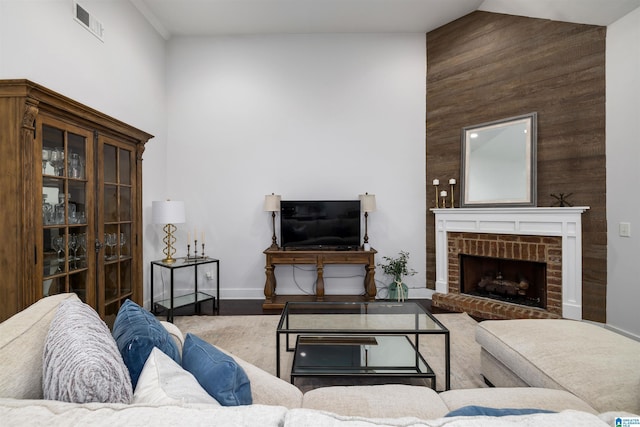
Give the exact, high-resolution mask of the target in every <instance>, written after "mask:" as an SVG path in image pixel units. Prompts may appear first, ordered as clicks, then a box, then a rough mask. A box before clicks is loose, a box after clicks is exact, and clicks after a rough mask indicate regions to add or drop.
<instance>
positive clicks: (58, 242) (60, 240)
mask: <svg viewBox="0 0 640 427" xmlns="http://www.w3.org/2000/svg"><path fill="white" fill-rule="evenodd" d="M51 247H53V249H54V250H55V251H56V253H57V256H58V263H61V262H62V261H64V236H55V237H53V238H52V239H51Z"/></svg>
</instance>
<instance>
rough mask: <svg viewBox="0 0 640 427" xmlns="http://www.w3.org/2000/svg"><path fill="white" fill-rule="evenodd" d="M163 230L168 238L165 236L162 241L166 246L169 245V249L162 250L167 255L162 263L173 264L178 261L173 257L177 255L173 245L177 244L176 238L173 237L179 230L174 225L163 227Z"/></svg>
mask: <svg viewBox="0 0 640 427" xmlns="http://www.w3.org/2000/svg"><path fill="white" fill-rule="evenodd" d="M163 230H164V232H165V233H166V236H164V238H163V239H162V241H163V242H164V244H165V245H167V247H165V248H164V249H163V250H162V252H163V253H164V255H165V258H164V259H163V260H162V262H163V263H165V264H173V263H175V262H176V259H175V258H174V257H173V255H174V254H175V253H176V249H175V248H174V247H173V244H174V243H175V242H176V238H175V237H174V236H173V233H174V232H175V231H176V230H177V228H176V226H175V225H173V224H167V225H165V226H164V227H163Z"/></svg>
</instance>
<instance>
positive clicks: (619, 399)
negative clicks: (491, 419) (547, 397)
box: [476, 319, 640, 414]
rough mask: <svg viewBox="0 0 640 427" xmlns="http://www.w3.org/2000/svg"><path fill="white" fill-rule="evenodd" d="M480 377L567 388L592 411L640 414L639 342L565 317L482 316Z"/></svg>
mask: <svg viewBox="0 0 640 427" xmlns="http://www.w3.org/2000/svg"><path fill="white" fill-rule="evenodd" d="M476 341H477V342H478V343H479V344H480V346H481V348H482V349H481V369H482V375H483V376H484V377H485V379H486V380H487V381H489V382H490V383H491V384H492V385H494V386H496V387H544V388H553V389H558V390H565V391H568V392H570V393H572V394H574V395H575V396H578V397H580V398H581V399H582V400H584V401H585V402H587V403H589V404H590V405H591V406H592V407H593V408H595V409H596V410H597V411H628V412H632V413H636V414H640V342H638V341H635V340H633V339H631V338H627V337H624V336H622V335H620V334H618V333H616V332H613V331H611V330H608V329H605V328H604V327H602V326H599V325H596V324H593V323H588V322H580V321H575V320H568V319H537V320H533V319H517V320H487V321H484V322H480V323H479V324H478V327H477V329H476Z"/></svg>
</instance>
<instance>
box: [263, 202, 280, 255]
mask: <svg viewBox="0 0 640 427" xmlns="http://www.w3.org/2000/svg"><path fill="white" fill-rule="evenodd" d="M264 211H265V212H271V227H272V228H273V237H272V238H271V241H272V243H271V246H269V249H278V242H277V238H276V212H280V195H279V194H273V193H271V194H267V195H266V196H264Z"/></svg>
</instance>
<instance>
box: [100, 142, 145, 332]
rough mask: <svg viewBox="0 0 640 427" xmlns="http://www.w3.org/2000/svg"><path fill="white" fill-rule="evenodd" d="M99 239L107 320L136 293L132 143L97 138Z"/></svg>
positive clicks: (102, 305)
mask: <svg viewBox="0 0 640 427" xmlns="http://www.w3.org/2000/svg"><path fill="white" fill-rule="evenodd" d="M97 152H98V153H99V154H98V155H99V156H100V158H99V159H98V168H99V171H100V172H99V175H100V177H101V179H100V180H99V182H100V185H99V187H100V188H99V190H98V198H99V202H98V203H99V207H98V214H99V216H100V220H99V221H98V224H99V227H98V233H99V236H100V237H99V239H100V240H101V241H102V243H103V248H102V251H101V254H100V256H99V257H100V263H101V264H102V266H103V268H102V269H101V273H100V274H99V277H98V292H99V295H98V307H99V308H100V309H101V310H103V312H102V313H100V314H101V315H102V316H103V318H105V321H107V323H109V321H108V319H113V318H115V316H116V314H117V313H118V310H119V308H120V305H121V304H122V302H124V300H126V299H127V298H132V295H133V280H134V279H133V277H134V276H133V256H132V255H133V252H132V247H133V246H132V239H135V237H136V236H135V233H133V232H132V230H133V228H132V227H133V218H134V207H135V203H134V202H133V200H134V197H135V194H134V191H135V189H134V186H133V183H134V180H135V174H134V165H135V151H134V150H133V148H132V147H131V146H130V145H126V144H123V143H121V142H119V141H116V140H112V139H110V138H107V137H104V136H100V137H99V138H98V150H97Z"/></svg>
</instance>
